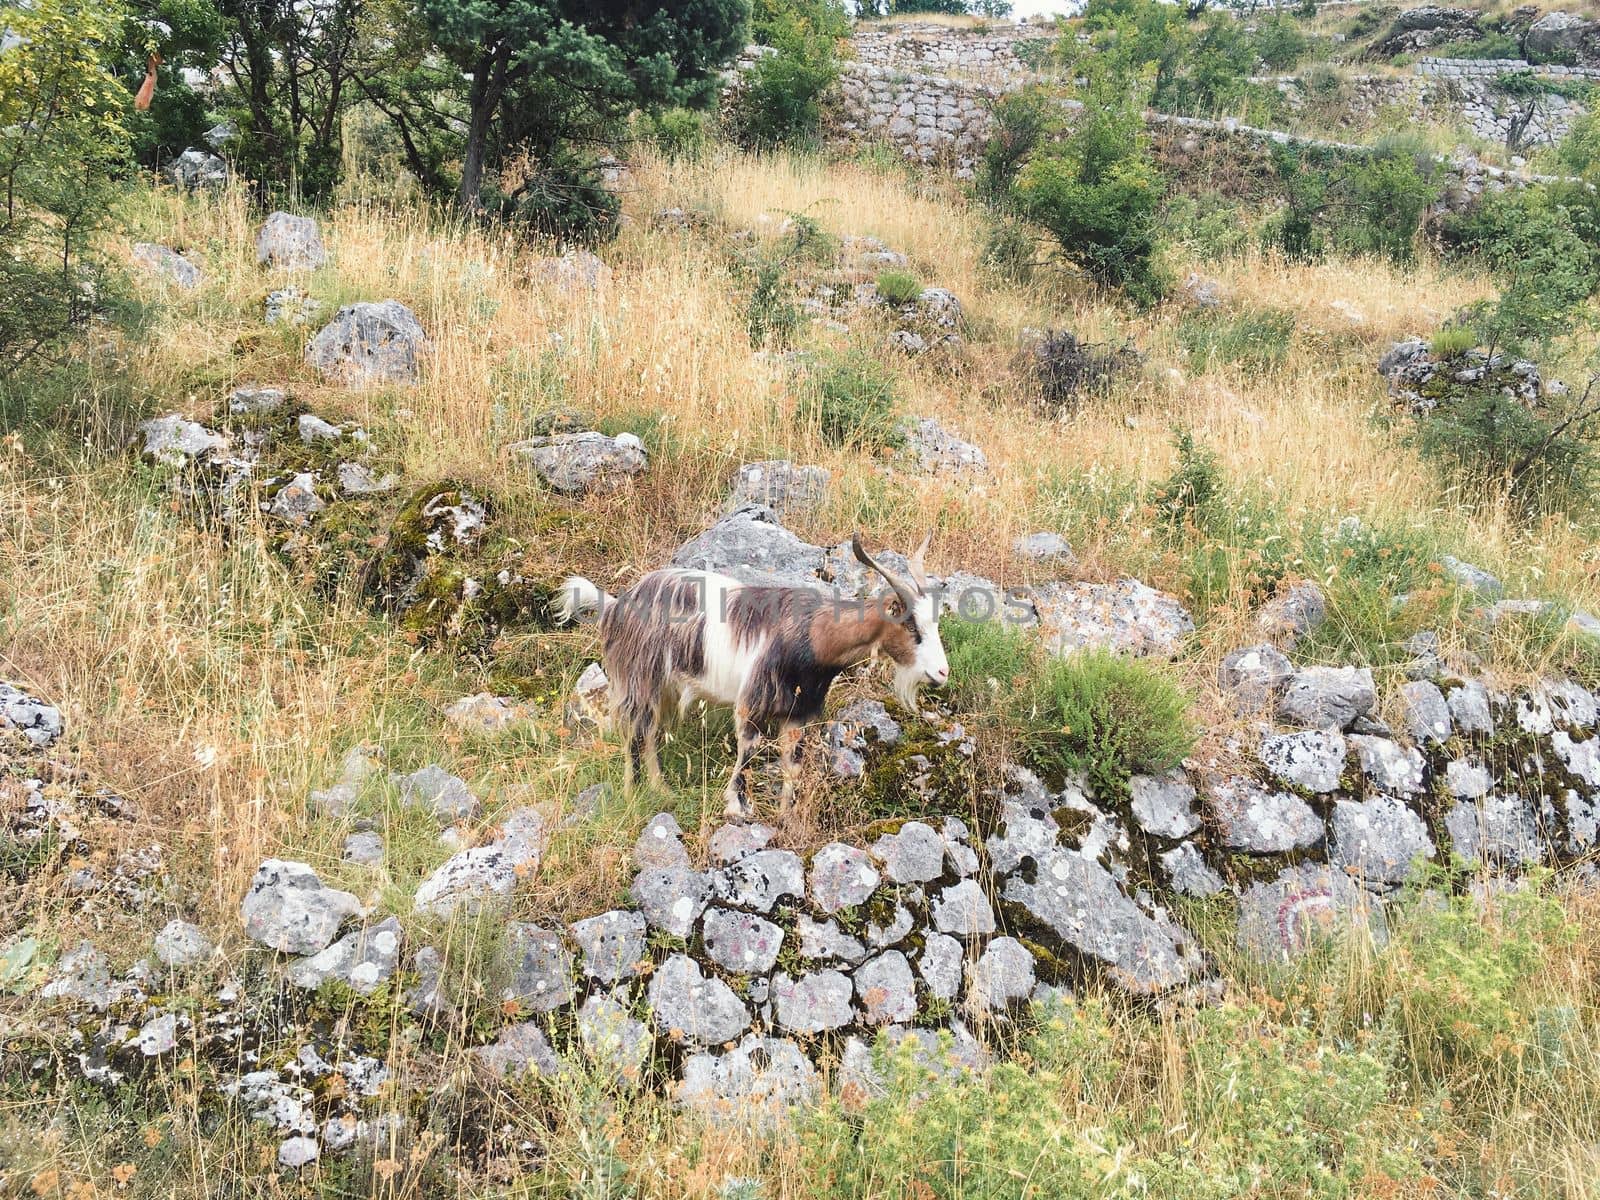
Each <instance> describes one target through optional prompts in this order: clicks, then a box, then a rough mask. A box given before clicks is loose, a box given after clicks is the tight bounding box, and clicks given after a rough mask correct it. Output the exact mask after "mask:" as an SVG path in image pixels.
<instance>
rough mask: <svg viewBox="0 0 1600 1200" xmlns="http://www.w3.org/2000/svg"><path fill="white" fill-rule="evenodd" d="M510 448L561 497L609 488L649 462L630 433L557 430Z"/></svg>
mask: <svg viewBox="0 0 1600 1200" xmlns="http://www.w3.org/2000/svg"><path fill="white" fill-rule="evenodd" d="M510 450H511V452H512V453H513V454H515V455H517V457H519V458H522V459H526V460H527V462H528V464H529V465H530V466H532V467H533V469H534V472H535V473H536V474H537V475H538V476H539V478H540V479H542V480H544V482H545V483H546V484H548V485H549V487H550V488H551V489H552V490H553V491H556V492H560V493H561V494H562V495H563V496H581V495H585V494H587V493H589V492H601V491H611V490H613V489H615V488H618V487H620V486H622V485H623V484H624V483H626V482H627V481H628V480H630V479H632V478H633V477H634V476H636V475H642V474H644V472H645V469H646V468H647V467H648V466H649V465H650V463H649V457H648V456H647V455H646V453H645V448H644V443H643V442H641V441H640V440H639V439H638V438H637V437H636V436H634V435H633V434H631V433H619V434H618V435H617V436H616V437H609V436H607V435H606V434H603V433H598V432H596V431H594V430H586V431H584V432H581V433H558V434H554V435H552V436H550V437H537V438H530V439H528V440H527V441H524V442H518V443H516V444H515V445H513V446H511V447H510Z"/></svg>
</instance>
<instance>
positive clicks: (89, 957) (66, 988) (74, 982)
mask: <svg viewBox="0 0 1600 1200" xmlns="http://www.w3.org/2000/svg"><path fill="white" fill-rule="evenodd" d="M39 995H41V996H42V997H44V998H45V999H46V1000H73V1001H76V1002H77V1003H79V1004H86V1005H88V1006H89V1007H90V1008H92V1009H94V1010H95V1011H97V1012H104V1011H105V1010H106V1009H107V1008H108V1007H110V1005H111V963H110V961H109V960H108V959H107V958H106V956H105V955H104V954H101V953H100V951H98V950H96V949H95V948H94V946H93V945H91V944H90V943H89V942H79V943H78V946H77V949H75V950H69V951H67V953H65V954H63V955H62V956H61V959H60V961H59V962H57V963H56V965H55V970H54V971H53V972H52V973H51V976H50V982H49V983H47V984H45V985H44V987H42V988H40V989H39Z"/></svg>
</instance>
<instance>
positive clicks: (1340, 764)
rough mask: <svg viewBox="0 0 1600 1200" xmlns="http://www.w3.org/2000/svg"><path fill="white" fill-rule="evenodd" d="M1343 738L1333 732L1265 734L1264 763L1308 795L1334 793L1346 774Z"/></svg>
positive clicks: (1346, 744) (1312, 730)
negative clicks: (1309, 793)
mask: <svg viewBox="0 0 1600 1200" xmlns="http://www.w3.org/2000/svg"><path fill="white" fill-rule="evenodd" d="M1348 748H1349V746H1348V743H1347V742H1346V741H1345V739H1344V735H1343V734H1342V733H1340V732H1338V731H1337V730H1334V729H1325V730H1324V729H1308V730H1303V731H1301V732H1299V733H1278V734H1271V733H1269V734H1265V735H1263V737H1262V738H1261V761H1262V763H1263V764H1264V765H1265V766H1266V768H1267V770H1269V771H1271V772H1272V773H1273V774H1274V775H1276V776H1277V777H1278V778H1279V779H1280V780H1282V781H1283V782H1284V783H1286V784H1289V785H1290V786H1291V787H1298V788H1304V789H1305V790H1306V791H1308V792H1331V791H1335V790H1337V789H1338V787H1339V780H1340V778H1341V777H1342V776H1343V775H1344V760H1345V754H1346V752H1347V750H1348Z"/></svg>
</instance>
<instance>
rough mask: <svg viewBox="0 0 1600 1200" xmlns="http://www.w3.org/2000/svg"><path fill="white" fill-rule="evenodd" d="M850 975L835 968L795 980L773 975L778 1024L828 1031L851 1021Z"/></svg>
mask: <svg viewBox="0 0 1600 1200" xmlns="http://www.w3.org/2000/svg"><path fill="white" fill-rule="evenodd" d="M851 993H852V987H851V983H850V978H849V976H847V975H843V974H840V973H839V972H838V971H835V970H833V969H831V968H827V969H824V970H821V971H812V972H811V973H809V974H807V975H802V976H800V978H799V979H791V978H790V977H789V976H788V975H786V974H784V973H783V972H782V971H779V972H778V973H777V974H776V975H774V976H773V977H772V992H771V995H772V1002H773V1006H774V1010H775V1012H776V1015H777V1019H778V1024H779V1025H781V1026H783V1027H784V1028H785V1029H788V1030H791V1031H793V1032H795V1033H824V1032H826V1031H827V1030H830V1029H838V1028H840V1027H841V1026H844V1025H848V1024H850V1021H851V1019H852V1017H853V1015H854V1014H853V1011H852V1009H851V1006H850V996H851Z"/></svg>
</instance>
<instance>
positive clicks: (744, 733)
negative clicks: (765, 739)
mask: <svg viewBox="0 0 1600 1200" xmlns="http://www.w3.org/2000/svg"><path fill="white" fill-rule="evenodd" d="M737 723H738V726H739V753H738V755H737V756H736V757H735V758H734V761H733V778H731V779H730V780H728V787H727V790H726V791H725V792H723V798H724V799H725V800H726V801H727V803H726V805H725V806H724V807H723V810H722V813H723V815H724V816H725V817H727V818H728V819H729V820H733V821H745V820H749V818H751V817H752V816H754V815H755V806H754V805H753V804H751V803H750V799H749V797H748V796H747V795H746V785H745V768H746V767H747V766H748V765H749V763H750V759H751V757H752V756H753V755H754V754H755V752H756V748H757V747H758V746H760V745H761V730H760V729H759V728H757V727H756V724H755V722H753V721H752V720H750V718H749V716H747V715H746V714H745V713H744V712H743V710H741V711H740V712H739V713H738V714H737Z"/></svg>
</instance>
